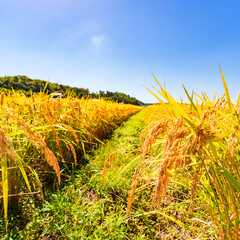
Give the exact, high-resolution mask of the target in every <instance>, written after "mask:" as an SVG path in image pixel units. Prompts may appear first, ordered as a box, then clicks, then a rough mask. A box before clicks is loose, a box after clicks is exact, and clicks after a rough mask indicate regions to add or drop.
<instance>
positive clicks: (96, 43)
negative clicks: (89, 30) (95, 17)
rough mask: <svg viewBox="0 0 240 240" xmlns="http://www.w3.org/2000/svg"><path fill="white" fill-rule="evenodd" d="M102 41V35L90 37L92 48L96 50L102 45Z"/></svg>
mask: <svg viewBox="0 0 240 240" xmlns="http://www.w3.org/2000/svg"><path fill="white" fill-rule="evenodd" d="M103 41H104V36H103V35H95V36H92V39H91V42H92V44H93V46H95V47H97V48H98V47H100V46H101V45H102V44H103Z"/></svg>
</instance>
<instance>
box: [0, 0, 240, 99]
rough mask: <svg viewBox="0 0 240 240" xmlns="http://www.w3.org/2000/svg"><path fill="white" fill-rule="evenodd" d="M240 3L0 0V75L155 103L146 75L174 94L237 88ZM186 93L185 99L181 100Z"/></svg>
mask: <svg viewBox="0 0 240 240" xmlns="http://www.w3.org/2000/svg"><path fill="white" fill-rule="evenodd" d="M239 13H240V2H239V1H231V0H228V1H223V0H218V1H215V0H148V1H147V0H8V1H6V0H0V76H5V75H6V76H8V75H10V76H13V75H26V76H28V77H30V78H37V79H42V80H47V79H48V78H50V82H54V83H56V82H57V83H61V84H66V85H69V86H75V87H83V88H88V89H89V90H90V91H91V92H97V91H99V90H104V91H106V90H109V91H113V92H115V91H118V92H124V93H127V94H129V95H131V96H134V97H136V98H137V99H139V100H141V101H144V102H156V100H155V99H154V97H152V96H151V94H150V93H148V92H147V91H146V89H145V88H144V87H143V86H146V87H149V88H152V85H154V86H156V84H155V82H154V79H153V77H152V75H151V73H154V74H155V76H156V77H157V79H158V80H159V81H160V82H163V79H165V81H166V86H167V90H169V92H170V93H171V94H172V95H173V96H174V97H176V98H179V96H180V95H181V96H184V91H183V89H182V86H181V83H184V84H185V86H186V87H187V89H188V90H189V91H191V90H192V89H194V90H195V91H196V92H197V93H200V92H201V91H205V92H206V93H207V94H208V95H209V96H210V97H212V96H213V95H214V92H215V91H216V90H217V91H218V93H219V94H218V96H221V95H222V94H223V86H222V82H221V75H220V71H219V67H218V63H220V64H221V67H222V70H223V72H224V75H225V78H226V80H227V83H228V87H229V90H230V93H231V95H232V97H233V98H235V97H236V96H237V95H238V94H239V87H240V80H239V77H240V14H239ZM183 98H184V97H183Z"/></svg>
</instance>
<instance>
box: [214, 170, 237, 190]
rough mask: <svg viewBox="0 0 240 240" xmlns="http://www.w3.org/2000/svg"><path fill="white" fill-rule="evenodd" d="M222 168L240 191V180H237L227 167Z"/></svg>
mask: <svg viewBox="0 0 240 240" xmlns="http://www.w3.org/2000/svg"><path fill="white" fill-rule="evenodd" d="M218 170H220V171H221V172H222V173H223V174H224V175H225V176H226V177H227V179H228V180H229V182H230V183H231V184H232V185H233V186H234V187H235V188H236V189H237V190H238V191H239V192H240V182H238V181H237V179H236V178H235V177H234V176H233V175H232V174H231V173H230V172H228V171H227V170H226V169H224V168H219V169H218Z"/></svg>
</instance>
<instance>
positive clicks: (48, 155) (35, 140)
mask: <svg viewBox="0 0 240 240" xmlns="http://www.w3.org/2000/svg"><path fill="white" fill-rule="evenodd" d="M6 115H8V116H10V117H12V118H13V119H15V120H16V121H17V124H18V125H19V126H21V128H22V130H23V131H24V132H25V133H26V134H27V135H28V136H29V138H30V141H31V143H32V144H33V145H34V146H35V147H36V148H37V149H39V150H41V151H42V152H43V153H44V156H45V159H46V161H47V163H48V164H49V165H50V166H52V167H53V169H54V171H55V173H56V174H57V177H58V182H59V183H60V181H61V177H60V169H59V164H58V160H57V158H56V157H55V155H54V154H53V152H52V151H51V150H50V149H49V148H48V147H47V145H46V142H45V141H44V140H43V138H42V136H41V135H40V134H39V133H38V132H37V131H36V130H34V129H33V128H31V127H30V126H29V125H28V124H27V123H26V122H25V121H24V120H23V119H21V118H19V117H17V116H15V115H14V114H11V113H7V114H6Z"/></svg>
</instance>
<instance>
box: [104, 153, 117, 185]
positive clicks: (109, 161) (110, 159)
mask: <svg viewBox="0 0 240 240" xmlns="http://www.w3.org/2000/svg"><path fill="white" fill-rule="evenodd" d="M115 154H116V151H115V152H112V153H111V154H110V155H109V157H108V158H107V159H106V161H105V164H104V168H103V171H102V182H104V178H105V175H106V173H107V166H108V165H109V169H110V168H111V164H112V161H113V159H114V156H115Z"/></svg>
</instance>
